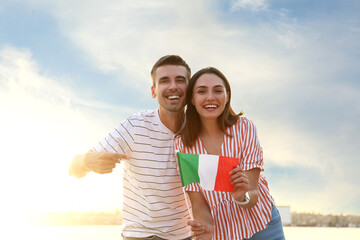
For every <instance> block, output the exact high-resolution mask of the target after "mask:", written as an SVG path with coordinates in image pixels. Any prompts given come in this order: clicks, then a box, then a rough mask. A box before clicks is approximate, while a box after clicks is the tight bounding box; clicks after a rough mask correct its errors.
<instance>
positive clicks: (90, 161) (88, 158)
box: [82, 151, 129, 174]
mask: <svg viewBox="0 0 360 240" xmlns="http://www.w3.org/2000/svg"><path fill="white" fill-rule="evenodd" d="M120 159H129V157H128V156H127V155H124V154H120V153H111V152H94V151H89V152H87V153H85V155H84V158H83V159H82V161H83V166H84V168H85V169H87V170H89V171H93V172H95V173H100V174H104V173H111V172H112V171H113V169H114V168H115V166H116V163H120Z"/></svg>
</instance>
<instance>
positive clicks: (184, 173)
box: [177, 152, 200, 187]
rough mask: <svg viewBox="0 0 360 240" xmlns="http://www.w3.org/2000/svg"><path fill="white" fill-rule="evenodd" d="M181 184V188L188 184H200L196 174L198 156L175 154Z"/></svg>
mask: <svg viewBox="0 0 360 240" xmlns="http://www.w3.org/2000/svg"><path fill="white" fill-rule="evenodd" d="M177 158H178V163H179V169H180V176H181V184H182V186H183V187H185V186H187V185H189V184H190V183H194V182H197V183H200V178H199V174H198V169H199V155H197V154H190V153H181V152H178V153H177Z"/></svg>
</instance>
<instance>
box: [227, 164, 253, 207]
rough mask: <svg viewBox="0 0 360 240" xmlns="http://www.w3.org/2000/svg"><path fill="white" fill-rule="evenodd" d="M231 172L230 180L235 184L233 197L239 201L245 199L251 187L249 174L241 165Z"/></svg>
mask: <svg viewBox="0 0 360 240" xmlns="http://www.w3.org/2000/svg"><path fill="white" fill-rule="evenodd" d="M230 174H231V175H232V176H231V177H230V182H231V184H232V185H234V192H233V193H232V196H233V198H234V199H235V200H236V201H238V202H243V201H245V193H246V192H248V191H249V190H250V189H251V187H250V181H249V178H248V176H247V175H246V173H245V171H244V170H242V168H240V167H237V168H234V169H233V170H231V171H230Z"/></svg>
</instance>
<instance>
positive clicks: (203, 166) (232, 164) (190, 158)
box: [177, 152, 239, 192]
mask: <svg viewBox="0 0 360 240" xmlns="http://www.w3.org/2000/svg"><path fill="white" fill-rule="evenodd" d="M177 159H178V163H179V169H180V176H181V183H182V186H183V187H185V186H187V185H189V184H191V183H194V182H197V183H199V184H200V186H201V187H202V188H203V189H204V190H208V191H222V192H233V191H234V186H233V185H232V184H231V183H230V173H229V172H230V171H231V170H232V169H234V168H236V167H237V166H238V164H239V159H238V158H232V157H224V156H217V155H209V154H190V153H181V152H177Z"/></svg>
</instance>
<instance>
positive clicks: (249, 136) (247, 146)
mask: <svg viewBox="0 0 360 240" xmlns="http://www.w3.org/2000/svg"><path fill="white" fill-rule="evenodd" d="M241 124H242V125H243V126H242V127H241V129H242V130H241V131H242V133H243V134H242V142H243V144H242V160H243V169H244V170H250V169H253V168H260V170H261V171H264V168H263V164H264V161H263V151H262V148H261V146H260V142H259V138H258V136H257V131H256V127H255V125H254V123H253V122H252V121H250V120H248V119H246V118H243V120H242V123H241Z"/></svg>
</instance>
